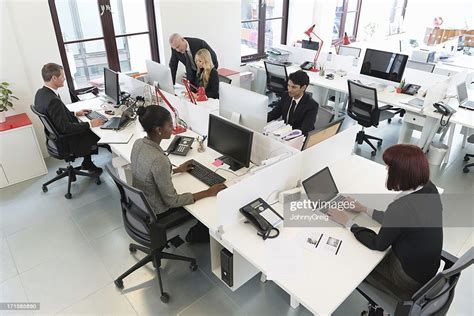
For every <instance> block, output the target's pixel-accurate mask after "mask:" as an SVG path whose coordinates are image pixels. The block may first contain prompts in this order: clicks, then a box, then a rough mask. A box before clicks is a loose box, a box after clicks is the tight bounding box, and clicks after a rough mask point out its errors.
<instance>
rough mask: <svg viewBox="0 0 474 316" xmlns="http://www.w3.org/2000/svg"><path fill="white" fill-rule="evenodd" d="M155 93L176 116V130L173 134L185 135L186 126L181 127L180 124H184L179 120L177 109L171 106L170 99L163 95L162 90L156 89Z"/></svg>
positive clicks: (174, 129)
mask: <svg viewBox="0 0 474 316" xmlns="http://www.w3.org/2000/svg"><path fill="white" fill-rule="evenodd" d="M155 92H156V94H157V95H156V98H157V99H158V100H159V98H161V99H163V101H164V102H165V103H166V105H167V106H168V108H169V109H170V110H171V111H172V112H173V114H174V121H175V125H174V128H173V131H172V133H173V134H174V135H176V134H181V133H184V132H186V126H183V125H180V123H181V122H182V121H181V119H180V118H179V115H178V111H176V109H175V108H174V107H173V106H172V105H171V103H169V101H168V99H166V97H165V95H164V94H163V92H161V90H160V89H158V88H157V87H155Z"/></svg>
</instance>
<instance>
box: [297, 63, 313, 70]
mask: <svg viewBox="0 0 474 316" xmlns="http://www.w3.org/2000/svg"><path fill="white" fill-rule="evenodd" d="M313 66H314V64H313V63H312V62H310V61H305V62H304V63H302V64H301V65H300V68H301V69H303V70H310V69H311V68H313Z"/></svg>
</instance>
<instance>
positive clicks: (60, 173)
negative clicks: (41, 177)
mask: <svg viewBox="0 0 474 316" xmlns="http://www.w3.org/2000/svg"><path fill="white" fill-rule="evenodd" d="M56 174H57V177H55V178H53V179H51V180H49V181H48V182H46V183H43V186H42V189H43V192H45V193H46V192H48V185H49V184H51V183H53V182H56V181H58V180H59V179H62V178H65V177H68V183H67V193H66V194H65V195H64V197H65V198H66V199H68V200H69V199H70V198H72V194H71V183H72V182H75V181H76V180H77V178H76V176H84V177H88V178H95V179H96V181H95V183H97V185H100V184H101V183H102V182H101V181H100V175H99V174H94V173H88V172H84V171H81V167H80V166H79V167H73V166H72V165H71V163H69V164H68V166H67V167H66V168H59V169H58V170H57V171H56Z"/></svg>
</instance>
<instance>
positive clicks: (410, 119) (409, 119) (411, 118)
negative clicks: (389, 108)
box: [403, 112, 426, 126]
mask: <svg viewBox="0 0 474 316" xmlns="http://www.w3.org/2000/svg"><path fill="white" fill-rule="evenodd" d="M425 118H426V117H425V116H424V115H421V114H418V113H413V112H406V114H405V115H404V116H403V122H405V123H410V124H414V125H417V126H423V125H424V124H425Z"/></svg>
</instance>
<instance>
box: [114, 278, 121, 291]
mask: <svg viewBox="0 0 474 316" xmlns="http://www.w3.org/2000/svg"><path fill="white" fill-rule="evenodd" d="M114 284H115V286H116V287H117V288H119V289H123V281H122V280H115V281H114Z"/></svg>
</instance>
